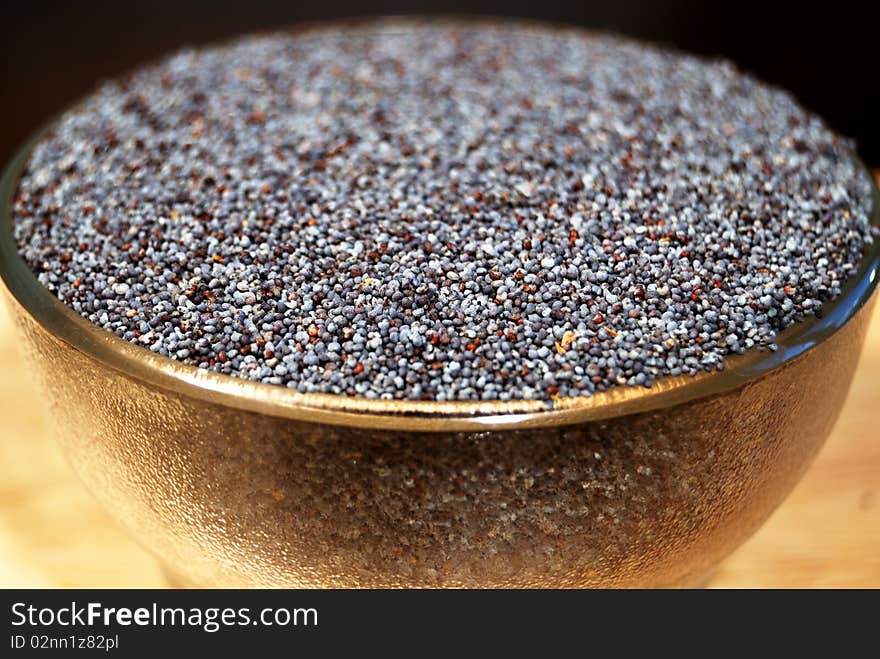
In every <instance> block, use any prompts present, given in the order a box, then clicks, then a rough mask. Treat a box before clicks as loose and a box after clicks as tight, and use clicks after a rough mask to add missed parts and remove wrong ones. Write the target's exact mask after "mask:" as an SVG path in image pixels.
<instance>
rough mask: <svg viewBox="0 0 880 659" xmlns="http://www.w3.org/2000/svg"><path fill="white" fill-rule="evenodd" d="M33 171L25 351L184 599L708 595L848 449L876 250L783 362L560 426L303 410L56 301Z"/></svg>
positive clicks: (85, 460) (457, 405)
mask: <svg viewBox="0 0 880 659" xmlns="http://www.w3.org/2000/svg"><path fill="white" fill-rule="evenodd" d="M28 152H29V147H26V148H25V149H24V150H23V151H22V152H21V153H20V154H19V155H18V157H16V158H15V159H14V160H13V162H12V163H11V165H10V166H9V167H8V169H7V170H6V172H5V174H4V176H3V178H2V181H0V276H2V279H3V281H4V283H5V285H6V289H7V293H8V295H7V300H8V303H9V304H8V307H9V309H10V310H11V312H12V315H13V317H14V319H15V322H16V325H17V327H18V330H19V332H20V339H21V345H22V346H23V347H24V348H25V351H26V354H27V357H28V362H29V364H30V367H31V369H32V370H33V372H34V373H35V374H36V376H37V378H38V380H39V383H40V385H41V390H42V392H43V393H44V394H45V396H46V399H47V403H48V405H49V406H50V408H51V414H52V417H53V418H54V420H55V422H57V434H58V438H59V440H60V442H61V444H62V446H63V448H64V450H65V452H66V454H67V456H68V457H69V459H70V461H71V463H72V464H73V466H74V468H75V469H76V471H77V472H78V473H79V475H80V476H81V478H82V479H83V481H84V482H85V483H86V484H87V486H88V487H89V488H90V489H91V491H92V492H93V493H94V495H95V496H96V497H97V498H98V499H99V500H100V502H101V503H102V504H103V505H104V506H105V507H106V509H107V510H108V511H110V512H111V513H112V514H113V515H114V516H115V517H116V519H117V520H119V522H120V523H122V524H123V525H124V526H125V527H126V528H128V529H129V530H130V531H131V533H132V534H133V535H134V536H135V537H136V538H138V539H139V540H140V541H141V542H142V543H143V545H144V546H145V547H147V548H148V549H149V550H151V551H152V552H154V553H155V554H156V555H157V556H158V557H159V558H160V559H161V560H162V561H163V563H164V565H166V566H167V568H168V570H169V571H170V572H171V574H173V575H175V577H176V578H177V579H178V580H179V581H180V582H182V583H185V584H192V585H204V586H297V587H318V586H321V587H323V586H335V587H396V586H459V587H468V586H479V587H495V586H499V587H505V586H506V587H519V586H531V587H544V586H547V587H569V586H576V587H581V586H611V587H618V586H619V587H627V586H637V587H652V586H674V585H692V584H696V583H700V580H701V579H703V578H704V577H705V575H706V574H707V572H708V571H709V570H710V568H711V567H712V566H713V565H715V564H716V563H717V562H718V561H719V560H721V559H722V558H723V557H724V556H725V555H726V554H728V553H729V552H730V551H732V550H733V549H734V548H735V547H737V546H738V545H739V544H740V543H741V542H743V541H744V540H745V539H746V538H747V537H748V536H749V535H750V534H751V533H752V532H754V531H755V530H756V529H757V528H758V526H759V525H760V524H761V523H762V522H763V521H764V520H765V519H766V518H767V516H768V515H769V514H770V512H771V511H772V510H773V509H774V508H775V507H776V506H777V505H778V504H779V503H780V502H781V501H782V499H783V498H784V497H785V496H786V494H787V493H788V492H789V490H791V488H792V487H793V485H794V484H795V483H796V482H797V480H798V479H799V478H800V476H801V474H803V472H804V471H805V469H806V467H807V465H808V464H809V463H810V461H811V459H812V458H813V456H814V455H815V454H816V452H817V451H818V449H819V447H820V446H821V444H822V442H823V441H824V440H825V437H826V436H827V435H828V434H829V432H830V431H831V428H832V426H833V425H834V422H835V419H836V417H837V415H838V413H839V411H840V409H841V406H842V405H843V402H844V399H845V398H846V393H847V388H848V386H849V383H850V379H851V378H852V375H853V371H854V369H855V366H856V362H857V361H858V357H859V352H860V349H861V346H862V342H863V338H864V334H865V329H866V325H867V323H868V319H869V317H870V313H869V312H870V309H869V307H870V306H871V302H870V300H871V294H872V293H873V291H874V288H875V287H876V284H877V282H876V274H877V269H878V263H880V242H877V243H875V244H874V245H873V246H872V247H871V249H870V251H869V252H868V253H867V254H866V256H865V258H864V259H863V261H862V263H861V265H860V268H859V269H858V272H857V273H856V274H855V275H854V276H853V277H851V278H850V279H849V280H848V282H847V283H846V285H845V288H844V290H843V293H842V294H841V295H840V297H838V298H837V299H836V300H835V301H834V302H833V303H830V304H827V305H825V307H824V311H825V314H824V316H823V317H822V318H821V319H816V318H811V319H808V320H806V321H805V322H803V323H799V324H797V325H795V326H793V327H791V328H789V329H788V330H786V331H785V332H783V333H781V334H780V336H779V341H778V344H779V350H778V351H777V352H772V353H771V352H759V351H756V350H755V351H751V352H749V353H747V354H745V355H741V356H735V357H732V358H730V359H728V361H727V368H726V369H725V370H724V371H723V372H717V373H712V374H702V375H698V376H697V377H690V376H680V377H667V378H663V379H661V380H659V381H658V382H657V383H655V385H654V386H653V388H651V389H645V388H631V387H617V388H614V389H612V390H610V391H608V392H604V393H597V394H595V395H594V396H592V397H589V398H576V399H569V400H564V401H560V402H559V403H558V404H557V405H556V406H555V408H554V409H552V410H548V409H546V407H545V405H544V404H543V403H540V402H534V401H532V402H528V401H525V402H524V401H514V402H508V403H504V402H498V401H492V402H475V403H470V402H443V403H438V402H410V401H389V400H367V399H363V398H349V397H343V396H335V395H326V394H300V393H297V392H294V391H292V390H289V389H286V388H283V387H279V386H274V385H266V384H259V383H255V382H250V381H247V380H243V379H239V378H234V377H231V376H226V375H220V374H217V373H213V372H208V371H204V370H199V369H198V368H195V367H193V366H188V365H185V364H181V363H178V362H175V361H173V360H171V359H169V358H165V357H161V356H157V355H155V354H153V353H152V352H150V351H149V350H146V349H144V348H141V347H138V346H135V345H132V344H130V343H128V342H126V341H124V340H122V339H120V338H118V337H116V336H115V335H113V334H112V333H110V332H107V331H105V330H102V329H100V328H99V327H97V326H95V325H92V324H91V323H89V322H88V321H86V320H85V319H83V318H81V317H80V316H78V315H77V314H76V313H75V312H73V311H72V310H70V309H69V308H67V307H66V306H64V305H63V304H62V303H61V302H60V301H59V300H57V299H56V298H55V297H54V296H53V295H52V294H51V293H50V292H49V291H48V290H46V289H45V288H43V286H42V285H41V284H40V283H39V282H38V280H37V279H36V277H35V276H34V275H33V274H32V273H31V271H30V270H29V269H28V267H27V266H26V265H25V263H24V262H23V261H22V259H21V258H20V257H19V255H18V253H17V249H16V245H15V241H14V239H13V235H12V231H11V212H10V208H11V199H12V195H13V193H14V190H15V186H16V183H17V180H18V177H19V175H20V173H21V171H22V168H23V166H24V164H25V160H26V158H27V154H28ZM874 196H875V204H874V209H875V210H874V216H873V220H874V222H875V224H876V223H880V222H878V218H880V203H878V199H880V197H878V193H877V190H876V188H875V190H874Z"/></svg>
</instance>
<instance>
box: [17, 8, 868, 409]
mask: <svg viewBox="0 0 880 659" xmlns="http://www.w3.org/2000/svg"><path fill="white" fill-rule="evenodd" d="M871 203H872V202H871V185H870V182H869V179H868V176H867V175H866V174H865V173H864V172H863V171H862V170H861V169H860V168H859V167H858V166H857V165H856V164H855V162H854V152H853V146H852V144H851V143H850V142H849V141H848V140H846V139H842V138H840V137H838V136H837V135H835V134H834V133H833V132H831V131H830V130H829V129H828V128H827V127H826V126H825V125H824V123H823V122H822V121H821V120H820V119H818V118H817V117H815V116H813V115H811V114H809V113H807V112H806V111H805V110H804V109H802V108H801V107H800V106H799V105H798V104H797V103H796V102H795V101H794V100H793V99H792V97H791V96H789V95H788V94H786V93H784V92H782V91H780V90H777V89H774V88H771V87H769V86H767V85H764V84H762V83H760V82H758V81H756V80H755V79H753V78H751V77H749V76H747V75H744V74H742V73H740V72H738V71H737V70H736V69H735V68H734V67H732V66H731V65H730V64H728V63H725V62H712V61H705V60H702V59H698V58H695V57H690V56H686V55H682V54H680V53H677V52H671V51H669V50H665V49H658V48H655V47H652V46H646V45H643V44H638V43H634V42H631V41H627V40H624V39H621V38H617V37H611V36H604V35H590V34H586V33H583V32H577V31H573V30H560V29H558V28H553V29H550V28H533V27H523V26H516V25H504V24H501V25H490V24H468V23H459V24H455V23H453V24H439V25H419V24H417V23H416V24H395V23H376V24H367V25H366V26H360V27H357V28H332V29H324V30H318V31H313V32H308V33H301V34H299V35H276V36H268V37H259V38H253V37H251V38H245V39H242V40H239V41H236V42H234V43H231V44H228V45H225V46H223V47H219V48H212V49H205V50H188V51H184V52H181V53H179V54H176V55H174V56H173V57H170V58H168V59H166V60H164V61H162V62H161V63H159V64H157V65H154V66H152V67H150V68H146V69H143V70H140V71H137V72H135V73H133V74H131V75H129V76H128V77H126V78H124V79H121V80H118V81H115V82H111V83H108V84H106V85H104V86H103V87H102V88H101V89H100V90H98V91H97V92H96V93H95V94H93V95H92V96H90V97H89V98H87V99H86V100H85V101H84V102H82V103H81V104H80V105H78V106H77V107H76V108H74V109H73V110H71V111H69V112H68V113H67V114H65V115H64V116H63V117H62V118H61V119H60V120H59V121H57V122H56V123H55V124H54V126H53V128H52V129H51V131H50V132H49V133H47V134H45V135H44V136H43V137H42V138H41V140H40V141H39V143H38V144H37V145H36V147H35V148H34V150H33V152H32V154H31V156H30V159H29V161H28V164H27V169H26V171H25V173H24V174H23V176H22V178H21V181H20V185H19V188H18V191H17V195H16V198H15V201H14V221H15V233H16V237H17V240H18V243H19V246H20V253H21V254H22V256H23V257H24V259H25V260H26V261H27V263H28V264H29V265H30V267H31V268H32V269H33V271H34V272H35V273H36V274H37V275H38V277H39V279H40V281H41V282H42V283H43V284H44V285H45V286H46V287H47V288H48V289H49V290H51V291H53V292H54V293H55V294H56V295H57V296H58V298H60V299H61V300H62V301H63V302H64V303H65V304H66V305H68V306H69V307H71V308H72V309H74V310H75V311H76V312H78V313H79V314H81V315H82V316H84V317H85V318H87V319H89V320H90V321H91V322H93V323H95V324H97V325H99V326H101V327H103V328H105V329H107V330H109V331H111V332H114V333H115V334H117V335H118V336H120V337H122V338H124V339H125V340H127V341H131V342H132V343H136V344H138V345H141V346H143V347H144V348H145V349H148V350H152V351H153V352H155V353H158V354H161V355H166V356H168V357H171V358H173V359H176V360H179V361H181V362H186V363H188V364H193V365H196V366H198V367H200V368H204V369H211V370H214V371H218V372H220V373H228V374H231V375H236V376H240V377H244V378H248V379H251V380H256V381H259V382H266V383H273V384H277V385H284V386H287V387H291V388H294V389H296V390H298V391H301V392H324V393H333V394H343V395H350V396H351V395H354V396H361V397H366V398H394V399H410V400H437V401H443V400H503V401H508V400H545V401H548V404H552V402H553V401H554V400H557V398H558V397H569V396H586V395H590V394H592V393H594V392H596V391H604V390H606V389H608V388H610V387H612V386H615V385H642V386H650V385H651V384H652V383H653V382H655V381H656V380H657V379H658V378H660V377H663V376H667V375H680V374H697V373H699V372H702V371H713V370H716V369H721V368H723V365H724V359H725V357H726V356H727V355H730V354H734V353H742V352H744V351H746V350H749V349H753V348H754V349H770V350H773V349H775V348H776V346H775V343H774V342H775V341H776V336H777V333H778V332H779V331H781V330H783V329H784V328H786V327H788V326H790V325H792V324H793V323H797V322H799V321H801V320H803V319H804V318H805V317H807V316H810V315H813V314H819V313H821V309H822V305H823V303H824V302H827V301H828V300H831V299H833V298H834V297H835V296H836V295H837V294H838V293H839V292H840V290H841V286H842V284H843V283H844V282H845V280H846V279H847V277H848V276H849V275H850V274H851V273H853V272H854V271H855V269H856V268H857V265H858V263H859V260H860V259H861V257H862V256H863V254H864V252H865V249H866V247H867V245H868V244H869V243H871V241H872V230H871V228H870V226H869V214H870V212H871Z"/></svg>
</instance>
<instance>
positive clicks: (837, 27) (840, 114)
mask: <svg viewBox="0 0 880 659" xmlns="http://www.w3.org/2000/svg"><path fill="white" fill-rule="evenodd" d="M870 5H871V3H870V2H861V3H858V2H848V1H837V2H800V3H782V2H779V3H772V2H753V1H751V0H740V1H737V2H730V1H725V2H696V1H689V0H673V1H669V2H648V1H645V0H642V1H639V0H599V1H594V0H582V1H581V2H552V0H544V1H542V2H531V3H530V2H522V1H518V0H508V1H507V2H485V1H482V0H471V1H469V2H445V3H444V2H394V1H391V0H385V1H381V0H372V1H361V2H352V1H343V0H318V1H317V2H316V1H315V0H312V1H311V2H305V3H303V2H283V1H281V0H275V1H274V2H272V1H268V0H214V1H213V2H206V1H201V2H197V1H195V0H171V1H168V0H153V1H152V2H137V1H128V0H116V1H115V2H88V1H73V0H68V1H66V2H19V3H15V4H12V3H4V6H3V9H2V11H0V16H2V26H3V30H2V35H0V53H2V61H3V64H4V67H3V70H2V78H0V162H4V161H6V160H7V159H8V158H9V157H10V155H11V154H12V152H13V151H14V149H15V148H16V146H17V145H19V144H20V143H21V142H22V141H23V140H24V139H25V138H26V137H27V135H28V134H29V133H30V132H31V131H32V130H34V129H35V128H37V127H38V126H39V125H40V124H41V123H43V122H44V121H46V119H48V118H49V117H51V116H52V115H53V114H55V113H56V112H58V111H59V110H60V109H62V108H63V107H64V106H65V105H66V104H68V103H70V102H71V101H72V100H74V99H76V98H77V97H79V96H82V95H83V94H84V93H86V92H87V91H89V90H90V89H91V88H92V87H93V86H94V85H95V83H96V82H97V81H98V80H100V79H101V78H105V77H109V76H113V75H116V74H119V73H121V72H124V71H125V70H126V69H129V68H131V67H133V66H135V65H137V64H138V63H140V62H143V61H144V60H149V59H151V58H155V57H157V56H159V55H161V54H162V53H165V52H167V51H169V50H173V49H175V48H178V47H180V46H182V45H185V44H198V43H203V42H206V41H211V40H216V39H222V38H225V37H229V36H231V35H234V34H238V33H242V32H247V31H252V30H265V29H272V28H278V27H283V26H285V25H290V24H293V23H296V22H300V21H311V20H317V19H327V18H336V17H343V16H363V15H373V14H420V13H444V12H445V13H471V14H494V15H508V16H522V17H531V18H540V19H547V20H554V21H564V22H569V23H575V24H580V25H584V26H589V27H595V28H602V29H610V30H614V31H618V32H622V33H625V34H629V35H632V36H635V37H641V38H644V39H649V40H653V41H659V42H665V43H671V44H675V45H677V46H679V47H680V48H682V49H685V50H688V51H692V52H697V53H702V54H706V55H723V56H725V57H727V58H730V59H733V60H734V61H736V62H737V63H738V64H739V65H740V66H741V67H743V68H745V69H747V70H749V71H752V72H754V73H756V74H757V75H759V76H760V77H761V78H763V79H764V80H767V81H769V82H772V83H775V84H778V85H781V86H783V87H786V88H788V89H789V90H791V91H793V92H794V93H795V95H796V96H797V97H798V98H799V99H800V100H801V102H802V103H803V104H804V105H806V106H807V107H808V108H810V109H811V110H813V111H815V112H818V113H819V114H820V115H822V116H824V117H825V118H826V119H827V120H828V121H829V122H830V123H831V124H832V125H833V126H834V127H835V128H836V129H838V130H839V131H841V132H842V133H844V134H846V135H849V136H851V137H854V138H856V140H857V142H858V145H859V150H860V152H861V154H862V156H863V157H864V158H865V159H866V160H867V162H868V163H869V164H871V165H874V166H876V165H880V130H878V128H877V126H876V123H877V122H876V121H875V120H874V118H873V115H874V109H875V108H876V107H877V106H878V101H880V91H878V85H877V83H876V82H875V77H876V75H875V71H874V68H875V66H876V64H875V60H876V59H877V57H876V55H877V53H876V52H875V51H876V49H875V48H874V44H875V42H876V39H875V34H876V32H877V24H876V21H874V20H872V19H873V17H872V16H869V15H867V13H868V11H867V7H870Z"/></svg>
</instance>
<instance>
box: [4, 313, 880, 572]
mask: <svg viewBox="0 0 880 659" xmlns="http://www.w3.org/2000/svg"><path fill="white" fill-rule="evenodd" d="M878 385H880V305H877V313H875V315H874V319H873V323H872V325H871V329H870V332H869V336H868V341H867V344H866V346H865V350H864V353H863V355H862V361H861V363H860V365H859V370H858V373H857V374H856V377H855V381H854V382H853V385H852V389H851V390H850V394H849V399H848V401H847V404H846V407H845V408H844V410H843V413H842V415H841V418H840V420H839V421H838V423H837V427H836V428H835V430H834V433H833V435H832V437H831V438H830V439H829V440H828V443H827V444H826V445H825V448H824V449H823V450H822V453H821V454H820V455H819V457H818V459H817V460H816V462H815V463H814V464H813V466H812V468H811V469H810V471H809V473H808V474H807V475H806V476H805V477H804V479H803V480H802V481H801V482H800V484H799V485H798V486H797V488H796V489H795V491H794V492H793V493H792V495H791V496H790V497H789V499H788V500H787V501H786V502H785V503H784V504H783V505H782V507H780V508H779V510H777V511H776V513H775V514H774V515H773V517H772V518H771V519H770V521H769V522H768V523H767V524H766V525H765V526H764V527H763V528H762V529H761V530H760V531H759V532H758V533H757V534H756V535H755V536H754V537H753V538H752V539H751V540H749V542H748V543H746V544H745V545H744V546H743V547H741V548H740V549H739V550H738V551H737V552H736V553H735V554H734V555H733V556H731V557H730V558H729V559H728V560H727V561H725V562H724V563H723V565H722V566H721V568H720V570H719V571H718V573H717V574H716V575H715V577H714V579H713V581H712V583H711V586H713V587H720V588H724V587H875V588H876V587H880V386H878ZM0 406H2V408H0V409H2V414H0V586H35V587H53V586H79V587H123V586H142V587H157V588H161V587H165V586H166V583H165V580H164V578H163V575H162V572H161V570H160V569H159V567H158V565H157V563H156V561H155V560H154V559H153V558H152V557H151V556H150V555H149V554H148V553H147V552H146V551H144V550H143V549H141V548H140V547H139V546H138V545H137V544H135V542H134V541H132V540H131V539H130V538H129V537H128V536H127V535H126V534H125V533H123V532H122V531H121V530H119V529H118V528H117V527H116V526H115V524H114V523H113V522H112V521H111V520H110V518H109V517H108V516H107V515H106V514H105V513H104V512H103V511H102V510H101V508H100V507H99V506H98V504H97V503H95V501H93V500H92V498H91V497H90V496H89V494H88V493H87V492H86V491H85V489H84V488H83V486H82V485H81V484H80V483H79V481H78V480H77V479H76V477H75V476H74V475H73V473H72V472H71V471H70V469H69V468H68V466H67V465H66V464H65V462H64V460H63V459H62V457H61V455H60V454H59V452H58V450H57V449H56V447H55V444H54V443H53V441H52V438H51V436H50V434H49V432H48V429H47V428H48V427H47V424H46V422H45V419H44V418H43V407H42V405H41V403H40V400H39V396H38V395H37V393H36V391H35V390H34V388H33V386H32V384H31V382H30V379H29V375H28V373H26V372H25V369H24V366H23V364H22V362H21V361H20V358H19V355H18V351H17V348H16V346H15V340H14V336H13V333H12V327H11V324H10V321H9V319H8V317H7V315H6V313H5V311H4V310H3V309H2V308H0Z"/></svg>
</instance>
